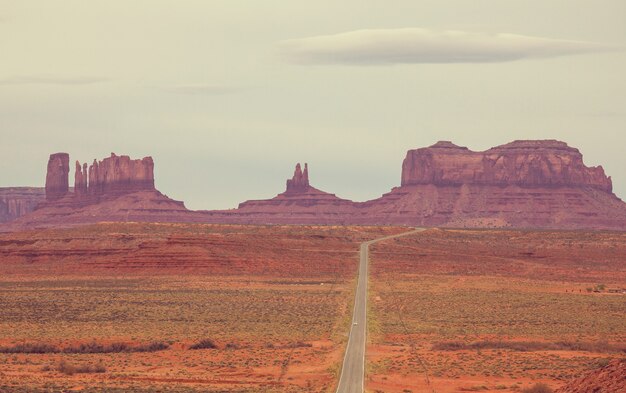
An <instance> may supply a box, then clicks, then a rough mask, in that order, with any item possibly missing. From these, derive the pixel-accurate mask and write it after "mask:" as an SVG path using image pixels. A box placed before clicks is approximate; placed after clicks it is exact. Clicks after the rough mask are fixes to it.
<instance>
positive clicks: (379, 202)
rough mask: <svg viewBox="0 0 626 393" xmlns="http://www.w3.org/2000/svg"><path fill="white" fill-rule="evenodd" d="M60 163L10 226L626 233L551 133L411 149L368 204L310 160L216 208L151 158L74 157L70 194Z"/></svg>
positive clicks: (603, 180) (618, 206)
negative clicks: (194, 197) (270, 185)
mask: <svg viewBox="0 0 626 393" xmlns="http://www.w3.org/2000/svg"><path fill="white" fill-rule="evenodd" d="M68 166H69V157H68V156H67V154H65V153H59V154H53V155H52V156H50V161H49V163H48V175H47V177H46V198H47V201H46V202H45V203H42V204H41V205H40V208H38V209H36V210H35V211H34V212H32V213H30V214H28V215H27V216H25V217H22V218H20V219H18V220H17V224H22V225H23V226H37V225H48V226H54V225H63V224H67V223H87V222H97V221H128V220H135V221H168V222H171V221H179V222H206V223H241V224H325V225H343V224H362V225H409V226H427V227H432V226H441V227H456V228H481V227H498V228H500V227H508V228H552V229H612V230H621V231H626V204H625V203H624V202H622V201H621V200H620V199H619V198H618V197H617V196H615V195H614V194H613V193H612V183H611V178H610V177H607V176H606V175H605V174H604V170H603V169H602V167H587V166H586V165H585V164H584V163H583V159H582V155H581V153H580V152H579V151H578V150H577V149H574V148H571V147H569V146H567V144H566V143H564V142H559V141H554V140H543V141H515V142H511V143H508V144H505V145H502V146H497V147H494V148H491V149H489V150H486V151H483V152H475V151H471V150H469V149H468V148H466V147H460V146H457V145H454V144H453V143H452V142H438V143H436V144H435V145H433V146H431V147H427V148H422V149H416V150H409V151H408V152H407V155H406V158H405V159H404V162H403V164H402V180H401V185H400V186H399V187H396V188H394V189H392V190H391V192H389V193H387V194H384V195H383V196H381V197H380V198H377V199H373V200H370V201H367V202H352V201H349V200H346V199H341V198H338V197H337V196H335V195H334V194H330V193H327V192H324V191H321V190H319V189H317V188H315V187H313V186H311V184H310V181H309V168H308V165H307V164H305V165H304V170H302V166H301V165H300V164H297V165H296V168H295V171H294V174H293V177H292V178H291V179H288V180H287V182H286V190H285V192H283V193H281V194H278V195H276V196H275V197H274V198H271V199H264V200H250V201H246V202H243V203H241V204H239V207H238V208H237V209H232V210H216V211H196V212H192V211H189V210H187V209H186V208H185V207H184V205H183V204H182V202H177V201H173V200H171V199H169V198H168V197H167V196H165V195H163V194H161V193H160V192H158V191H157V190H156V189H155V188H154V175H153V169H154V163H153V161H152V158H150V157H146V158H143V159H141V160H131V159H130V158H129V157H128V156H116V155H115V154H111V156H110V157H108V158H105V159H104V160H101V161H96V160H94V162H93V163H92V164H91V165H89V166H87V165H86V164H83V165H81V164H80V163H79V162H77V163H76V173H75V176H74V179H75V190H74V192H69V190H68V187H67V173H68ZM17 224H16V225H17Z"/></svg>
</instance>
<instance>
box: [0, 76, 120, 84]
mask: <svg viewBox="0 0 626 393" xmlns="http://www.w3.org/2000/svg"><path fill="white" fill-rule="evenodd" d="M108 80H109V79H108V78H101V77H59V76H12V77H9V78H4V79H0V85H5V86H6V85H91V84H94V83H102V82H106V81H108Z"/></svg>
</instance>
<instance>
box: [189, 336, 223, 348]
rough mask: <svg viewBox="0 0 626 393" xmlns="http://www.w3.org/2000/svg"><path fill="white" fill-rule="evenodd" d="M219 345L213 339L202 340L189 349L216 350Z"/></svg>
mask: <svg viewBox="0 0 626 393" xmlns="http://www.w3.org/2000/svg"><path fill="white" fill-rule="evenodd" d="M216 348H217V344H215V342H214V341H213V340H211V339H208V338H206V339H204V340H200V341H198V342H197V343H195V344H192V345H190V346H189V349H216Z"/></svg>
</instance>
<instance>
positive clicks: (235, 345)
mask: <svg viewBox="0 0 626 393" xmlns="http://www.w3.org/2000/svg"><path fill="white" fill-rule="evenodd" d="M225 348H226V349H239V348H241V346H240V345H239V344H237V343H228V344H226V347H225Z"/></svg>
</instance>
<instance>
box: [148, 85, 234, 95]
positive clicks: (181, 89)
mask: <svg viewBox="0 0 626 393" xmlns="http://www.w3.org/2000/svg"><path fill="white" fill-rule="evenodd" d="M160 89H161V90H164V91H167V92H170V93H178V94H204V95H223V94H231V93H237V92H239V91H242V90H244V89H243V88H242V87H234V86H219V85H202V84H198V85H174V86H165V87H161V88H160Z"/></svg>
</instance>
